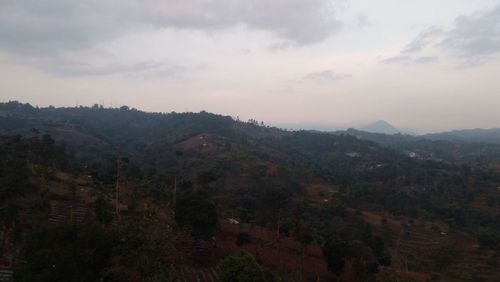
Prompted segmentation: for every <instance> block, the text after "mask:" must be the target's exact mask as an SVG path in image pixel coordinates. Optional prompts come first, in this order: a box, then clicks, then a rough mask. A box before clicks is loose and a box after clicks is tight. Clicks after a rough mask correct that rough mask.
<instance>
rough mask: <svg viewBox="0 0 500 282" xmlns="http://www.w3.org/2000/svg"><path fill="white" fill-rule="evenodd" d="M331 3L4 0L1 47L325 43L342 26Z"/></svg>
mask: <svg viewBox="0 0 500 282" xmlns="http://www.w3.org/2000/svg"><path fill="white" fill-rule="evenodd" d="M333 3H334V2H332V1H331V0H309V1H303V0H288V1H283V0H246V1H243V0H219V1H206V0H183V1H177V0H164V1H155V0H86V1H81V0H2V4H1V5H2V6H1V8H0V38H1V40H0V48H1V49H3V50H6V51H9V52H11V53H17V54H24V55H32V56H50V55H53V54H57V53H59V52H61V51H65V50H75V49H84V48H88V47H89V46H92V45H93V44H95V43H96V42H100V41H103V40H108V39H112V38H114V37H116V36H119V35H121V34H123V33H125V32H127V31H129V30H130V29H132V28H136V27H142V26H153V27H157V28H175V29H194V30H211V31H214V30H221V29H227V28H231V27H234V26H246V27H247V28H249V29H256V30H262V31H267V32H270V33H272V34H274V35H275V36H276V37H278V38H279V39H280V40H284V41H287V42H289V43H290V44H294V45H307V44H312V43H317V42H320V41H322V40H325V39H326V38H328V37H329V36H331V35H332V34H333V33H335V32H336V31H338V30H339V29H340V28H341V26H342V23H341V22H340V21H338V20H337V19H336V18H335V14H334V8H335V7H334V5H333Z"/></svg>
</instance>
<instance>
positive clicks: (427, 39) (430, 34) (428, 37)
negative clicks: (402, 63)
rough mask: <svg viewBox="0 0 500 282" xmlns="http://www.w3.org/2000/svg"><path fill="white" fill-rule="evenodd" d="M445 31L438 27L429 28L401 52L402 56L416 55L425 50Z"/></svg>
mask: <svg viewBox="0 0 500 282" xmlns="http://www.w3.org/2000/svg"><path fill="white" fill-rule="evenodd" d="M442 33H443V31H442V30H441V29H440V28H437V27H429V28H427V29H425V30H424V31H422V32H420V34H419V35H418V36H417V37H416V38H415V39H413V41H411V42H410V43H408V44H407V45H406V47H405V48H404V49H403V50H402V51H401V54H411V53H416V52H419V51H420V50H422V49H423V48H425V47H426V46H427V45H428V44H429V43H431V42H432V40H434V39H435V37H436V36H438V35H440V34H442Z"/></svg>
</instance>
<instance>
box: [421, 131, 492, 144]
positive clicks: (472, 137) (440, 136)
mask: <svg viewBox="0 0 500 282" xmlns="http://www.w3.org/2000/svg"><path fill="white" fill-rule="evenodd" d="M422 137H424V138H427V139H430V140H451V141H464V142H479V143H494V144H500V128H492V129H479V128H478V129H466V130H454V131H449V132H441V133H433V134H426V135H423V136H422Z"/></svg>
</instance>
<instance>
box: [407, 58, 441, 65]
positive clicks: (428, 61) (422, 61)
mask: <svg viewBox="0 0 500 282" xmlns="http://www.w3.org/2000/svg"><path fill="white" fill-rule="evenodd" d="M437 62H439V58H438V57H434V56H424V57H420V58H417V59H415V60H414V61H413V63H415V64H432V63H437Z"/></svg>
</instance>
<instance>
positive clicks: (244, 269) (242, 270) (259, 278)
mask: <svg viewBox="0 0 500 282" xmlns="http://www.w3.org/2000/svg"><path fill="white" fill-rule="evenodd" d="M218 273H219V276H220V278H221V281H223V282H263V281H264V274H263V272H262V269H261V267H260V266H259V264H258V263H257V261H256V260H255V258H254V257H253V256H251V255H250V254H248V253H245V252H240V253H237V254H235V255H232V256H228V257H226V258H225V259H223V260H222V262H221V263H220V264H219V267H218Z"/></svg>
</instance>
